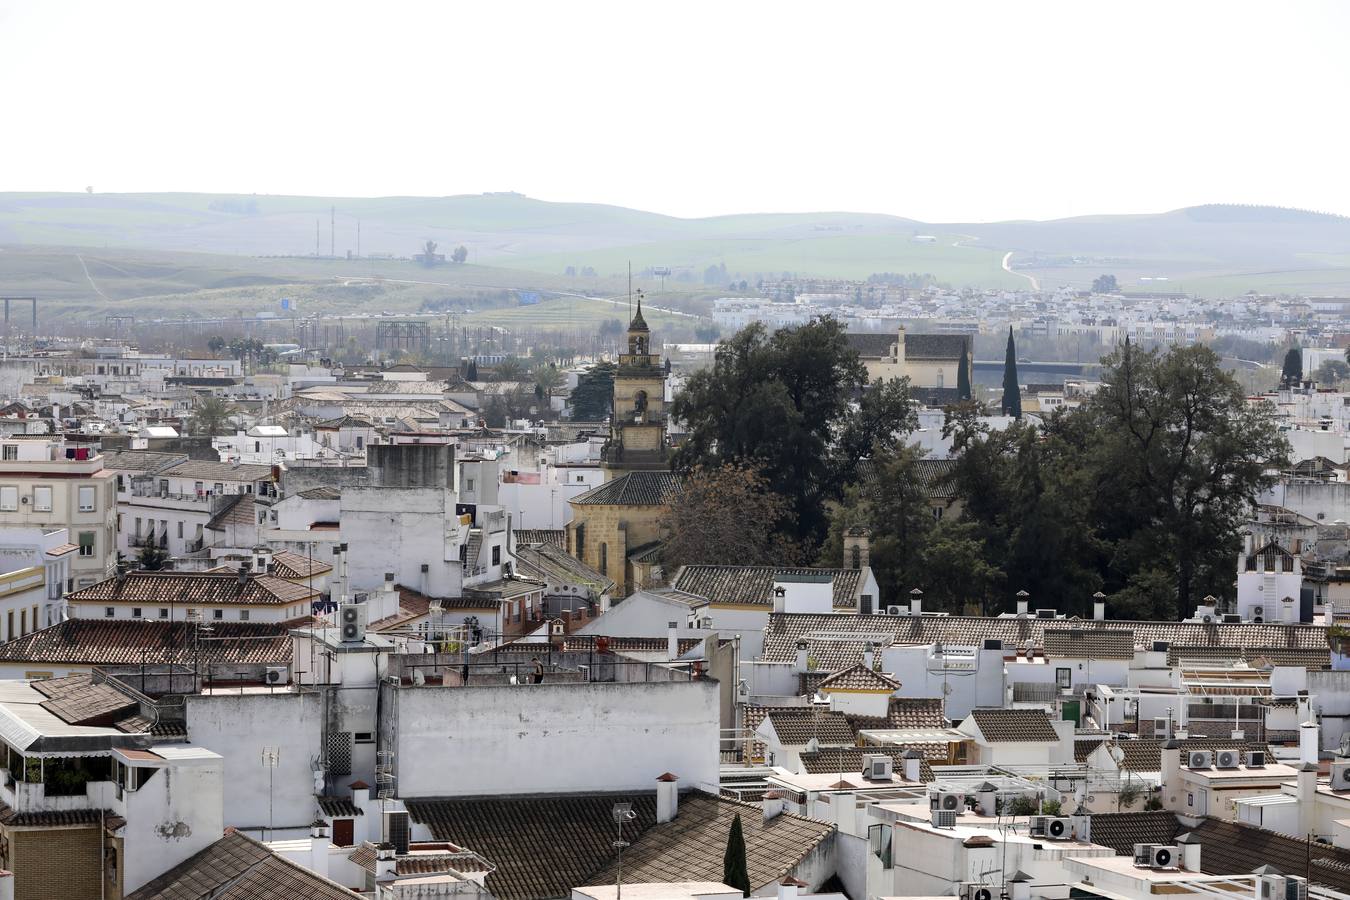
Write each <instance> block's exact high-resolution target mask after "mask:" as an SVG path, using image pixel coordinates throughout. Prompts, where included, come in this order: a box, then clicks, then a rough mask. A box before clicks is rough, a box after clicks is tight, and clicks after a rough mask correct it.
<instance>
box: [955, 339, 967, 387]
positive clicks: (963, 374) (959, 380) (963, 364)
mask: <svg viewBox="0 0 1350 900" xmlns="http://www.w3.org/2000/svg"><path fill="white" fill-rule="evenodd" d="M956 399H958V400H969V399H970V355H969V354H968V353H967V352H966V345H965V344H962V345H961V361H960V362H958V363H957V364H956Z"/></svg>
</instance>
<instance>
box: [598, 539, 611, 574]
mask: <svg viewBox="0 0 1350 900" xmlns="http://www.w3.org/2000/svg"><path fill="white" fill-rule="evenodd" d="M600 574H601V575H608V574H609V544H601V545H600Z"/></svg>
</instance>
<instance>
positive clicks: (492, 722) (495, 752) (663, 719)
mask: <svg viewBox="0 0 1350 900" xmlns="http://www.w3.org/2000/svg"><path fill="white" fill-rule="evenodd" d="M508 710H509V714H506V713H505V711H508ZM398 716H399V725H398V735H397V742H398V744H397V747H396V752H397V760H398V785H399V794H400V796H402V797H404V798H409V797H444V796H456V795H465V794H528V793H536V792H564V793H566V792H573V791H616V790H650V788H651V784H652V779H653V778H655V777H656V776H657V775H660V774H661V773H662V772H674V773H675V774H676V775H678V776H679V777H680V781H681V783H682V784H689V785H697V786H701V785H710V786H711V785H716V784H717V781H718V752H717V748H718V734H719V732H718V729H719V712H718V685H717V683H716V682H714V681H711V680H704V681H693V682H640V683H628V684H617V683H590V684H547V683H545V684H541V685H518V686H510V685H507V686H491V685H484V686H480V687H474V686H473V685H470V686H468V687H461V688H420V689H412V690H402V691H399V693H398ZM444 760H454V764H453V765H438V764H436V761H444Z"/></svg>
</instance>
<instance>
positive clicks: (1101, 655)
mask: <svg viewBox="0 0 1350 900" xmlns="http://www.w3.org/2000/svg"><path fill="white" fill-rule="evenodd" d="M1041 644H1042V652H1044V654H1045V655H1046V656H1047V657H1051V658H1055V659H1065V658H1070V659H1134V632H1133V631H1130V630H1128V629H1124V628H1094V629H1091V630H1085V629H1082V628H1046V629H1045V631H1044V632H1042V634H1041Z"/></svg>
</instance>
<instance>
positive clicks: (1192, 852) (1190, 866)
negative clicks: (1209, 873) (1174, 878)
mask: <svg viewBox="0 0 1350 900" xmlns="http://www.w3.org/2000/svg"><path fill="white" fill-rule="evenodd" d="M1177 846H1178V847H1180V848H1181V868H1182V869H1184V870H1186V871H1187V872H1199V871H1200V839H1199V838H1198V837H1196V836H1195V835H1193V834H1191V833H1190V832H1189V831H1188V832H1186V833H1185V834H1183V835H1182V836H1181V837H1179V838H1177Z"/></svg>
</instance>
